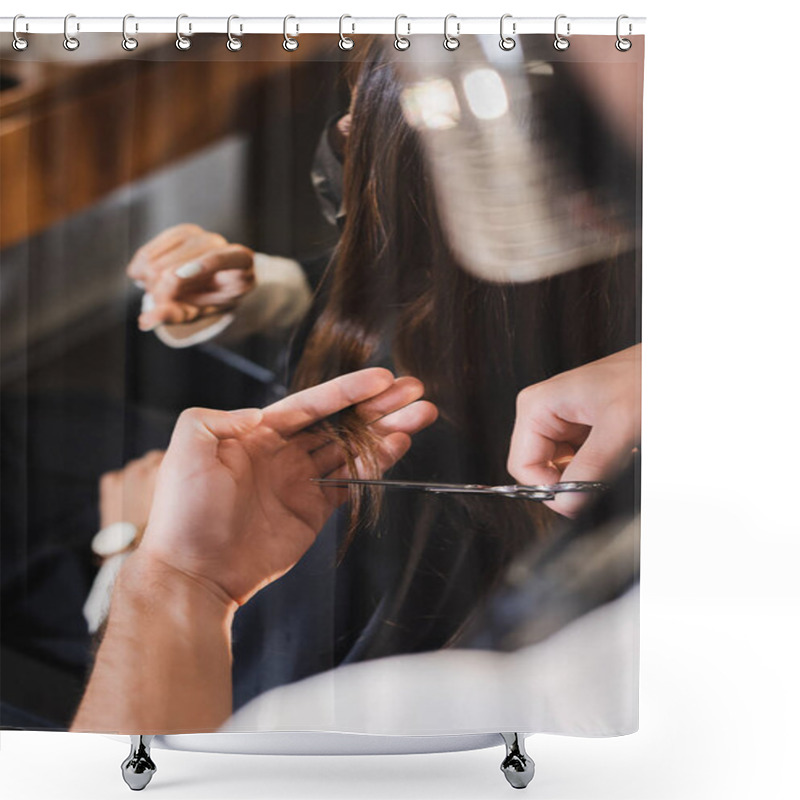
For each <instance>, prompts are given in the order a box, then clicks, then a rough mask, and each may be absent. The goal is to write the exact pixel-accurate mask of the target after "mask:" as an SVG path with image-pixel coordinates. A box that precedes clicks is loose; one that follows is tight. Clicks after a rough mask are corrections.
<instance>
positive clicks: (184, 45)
mask: <svg viewBox="0 0 800 800" xmlns="http://www.w3.org/2000/svg"><path fill="white" fill-rule="evenodd" d="M188 18H189V15H188V14H178V16H177V17H176V19H175V37H176V38H175V47H177V48H178V50H188V49H189V48H190V47H191V46H192V40H191V39H187V38H186V37H185V36H184V35H183V34H182V33H181V20H182V19H188ZM191 32H192V23H191V22H190V23H189V33H191Z"/></svg>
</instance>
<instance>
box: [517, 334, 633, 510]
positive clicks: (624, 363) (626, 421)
mask: <svg viewBox="0 0 800 800" xmlns="http://www.w3.org/2000/svg"><path fill="white" fill-rule="evenodd" d="M641 361H642V346H641V345H635V346H634V347H629V348H628V349H627V350H621V351H620V352H619V353H614V355H611V356H608V357H607V358H602V359H600V360H599V361H593V362H592V363H590V364H586V365H584V366H582V367H578V368H577V369H573V370H570V371H569V372H564V373H562V374H561V375H556V376H555V377H553V378H550V379H549V380H546V381H542V382H541V383H537V384H535V385H533V386H529V387H528V388H527V389H523V390H522V391H521V392H520V394H519V397H518V398H517V419H516V423H515V425H514V433H513V434H512V436H511V448H510V451H509V456H508V471H509V472H510V473H511V474H512V475H513V476H514V478H515V479H516V480H517V481H519V482H520V483H522V484H548V483H557V482H559V481H603V480H608V479H609V478H612V477H613V476H614V475H615V474H616V473H617V472H618V471H619V470H620V469H621V468H622V467H623V466H624V464H625V462H626V461H627V460H628V458H630V455H631V451H632V450H633V449H634V448H635V447H636V446H638V444H639V441H640V439H641V428H642V389H641V372H642V368H641ZM586 502H587V497H586V495H582V494H580V493H566V492H565V493H563V494H559V495H558V496H557V497H556V499H555V500H553V501H552V502H549V503H548V504H547V505H549V506H550V507H551V508H552V509H554V510H555V511H558V512H559V513H560V514H564V515H565V516H568V517H574V516H575V515H576V514H577V513H578V512H579V511H580V509H581V508H582V507H583V506H584V505H585V504H586Z"/></svg>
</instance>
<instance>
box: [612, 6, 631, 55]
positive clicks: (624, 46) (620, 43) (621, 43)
mask: <svg viewBox="0 0 800 800" xmlns="http://www.w3.org/2000/svg"><path fill="white" fill-rule="evenodd" d="M623 19H628V15H627V14H620V15H619V16H618V17H617V41H616V43H615V44H614V47H616V48H617V50H619V51H620V53H627V52H628V50H630V49H631V47H633V42H631V40H630V39H623V38H622V37H621V36H620V35H619V23H620V22H622V20H623ZM631 30H632V27H631V24H630V22H629V23H628V35H629V36H630V34H631Z"/></svg>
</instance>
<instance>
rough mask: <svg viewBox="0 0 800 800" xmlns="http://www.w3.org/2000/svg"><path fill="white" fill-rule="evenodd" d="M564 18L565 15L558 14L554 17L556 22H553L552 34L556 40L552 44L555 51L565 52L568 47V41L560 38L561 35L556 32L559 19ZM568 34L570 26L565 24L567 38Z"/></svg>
mask: <svg viewBox="0 0 800 800" xmlns="http://www.w3.org/2000/svg"><path fill="white" fill-rule="evenodd" d="M566 18H567V15H566V14H559V15H558V16H557V17H556V21H555V24H554V26H553V33H554V34H555V37H556V38H555V41H554V42H553V47H555V49H556V50H566V49H567V48H568V47H569V40H568V39H565V38H564V37H563V36H562V35H561V34H560V33H559V32H558V21H559V20H560V19H566ZM569 34H570V24H569V22H568V23H567V36H569Z"/></svg>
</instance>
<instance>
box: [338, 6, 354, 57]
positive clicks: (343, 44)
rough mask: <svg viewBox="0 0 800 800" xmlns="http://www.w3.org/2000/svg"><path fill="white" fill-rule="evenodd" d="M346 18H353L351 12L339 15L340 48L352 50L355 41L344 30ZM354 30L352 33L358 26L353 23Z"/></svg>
mask: <svg viewBox="0 0 800 800" xmlns="http://www.w3.org/2000/svg"><path fill="white" fill-rule="evenodd" d="M346 19H353V18H352V17H351V16H350V15H349V14H342V16H341V17H339V49H340V50H352V49H353V48H354V47H355V44H356V43H355V42H354V41H353V40H352V39H351V38H350V37H349V36H345V35H344V32H343V31H342V25H343V24H344V21H345V20H346ZM352 27H353V30H352V33H355V30H356V26H355V24H354V23H353V25H352Z"/></svg>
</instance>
